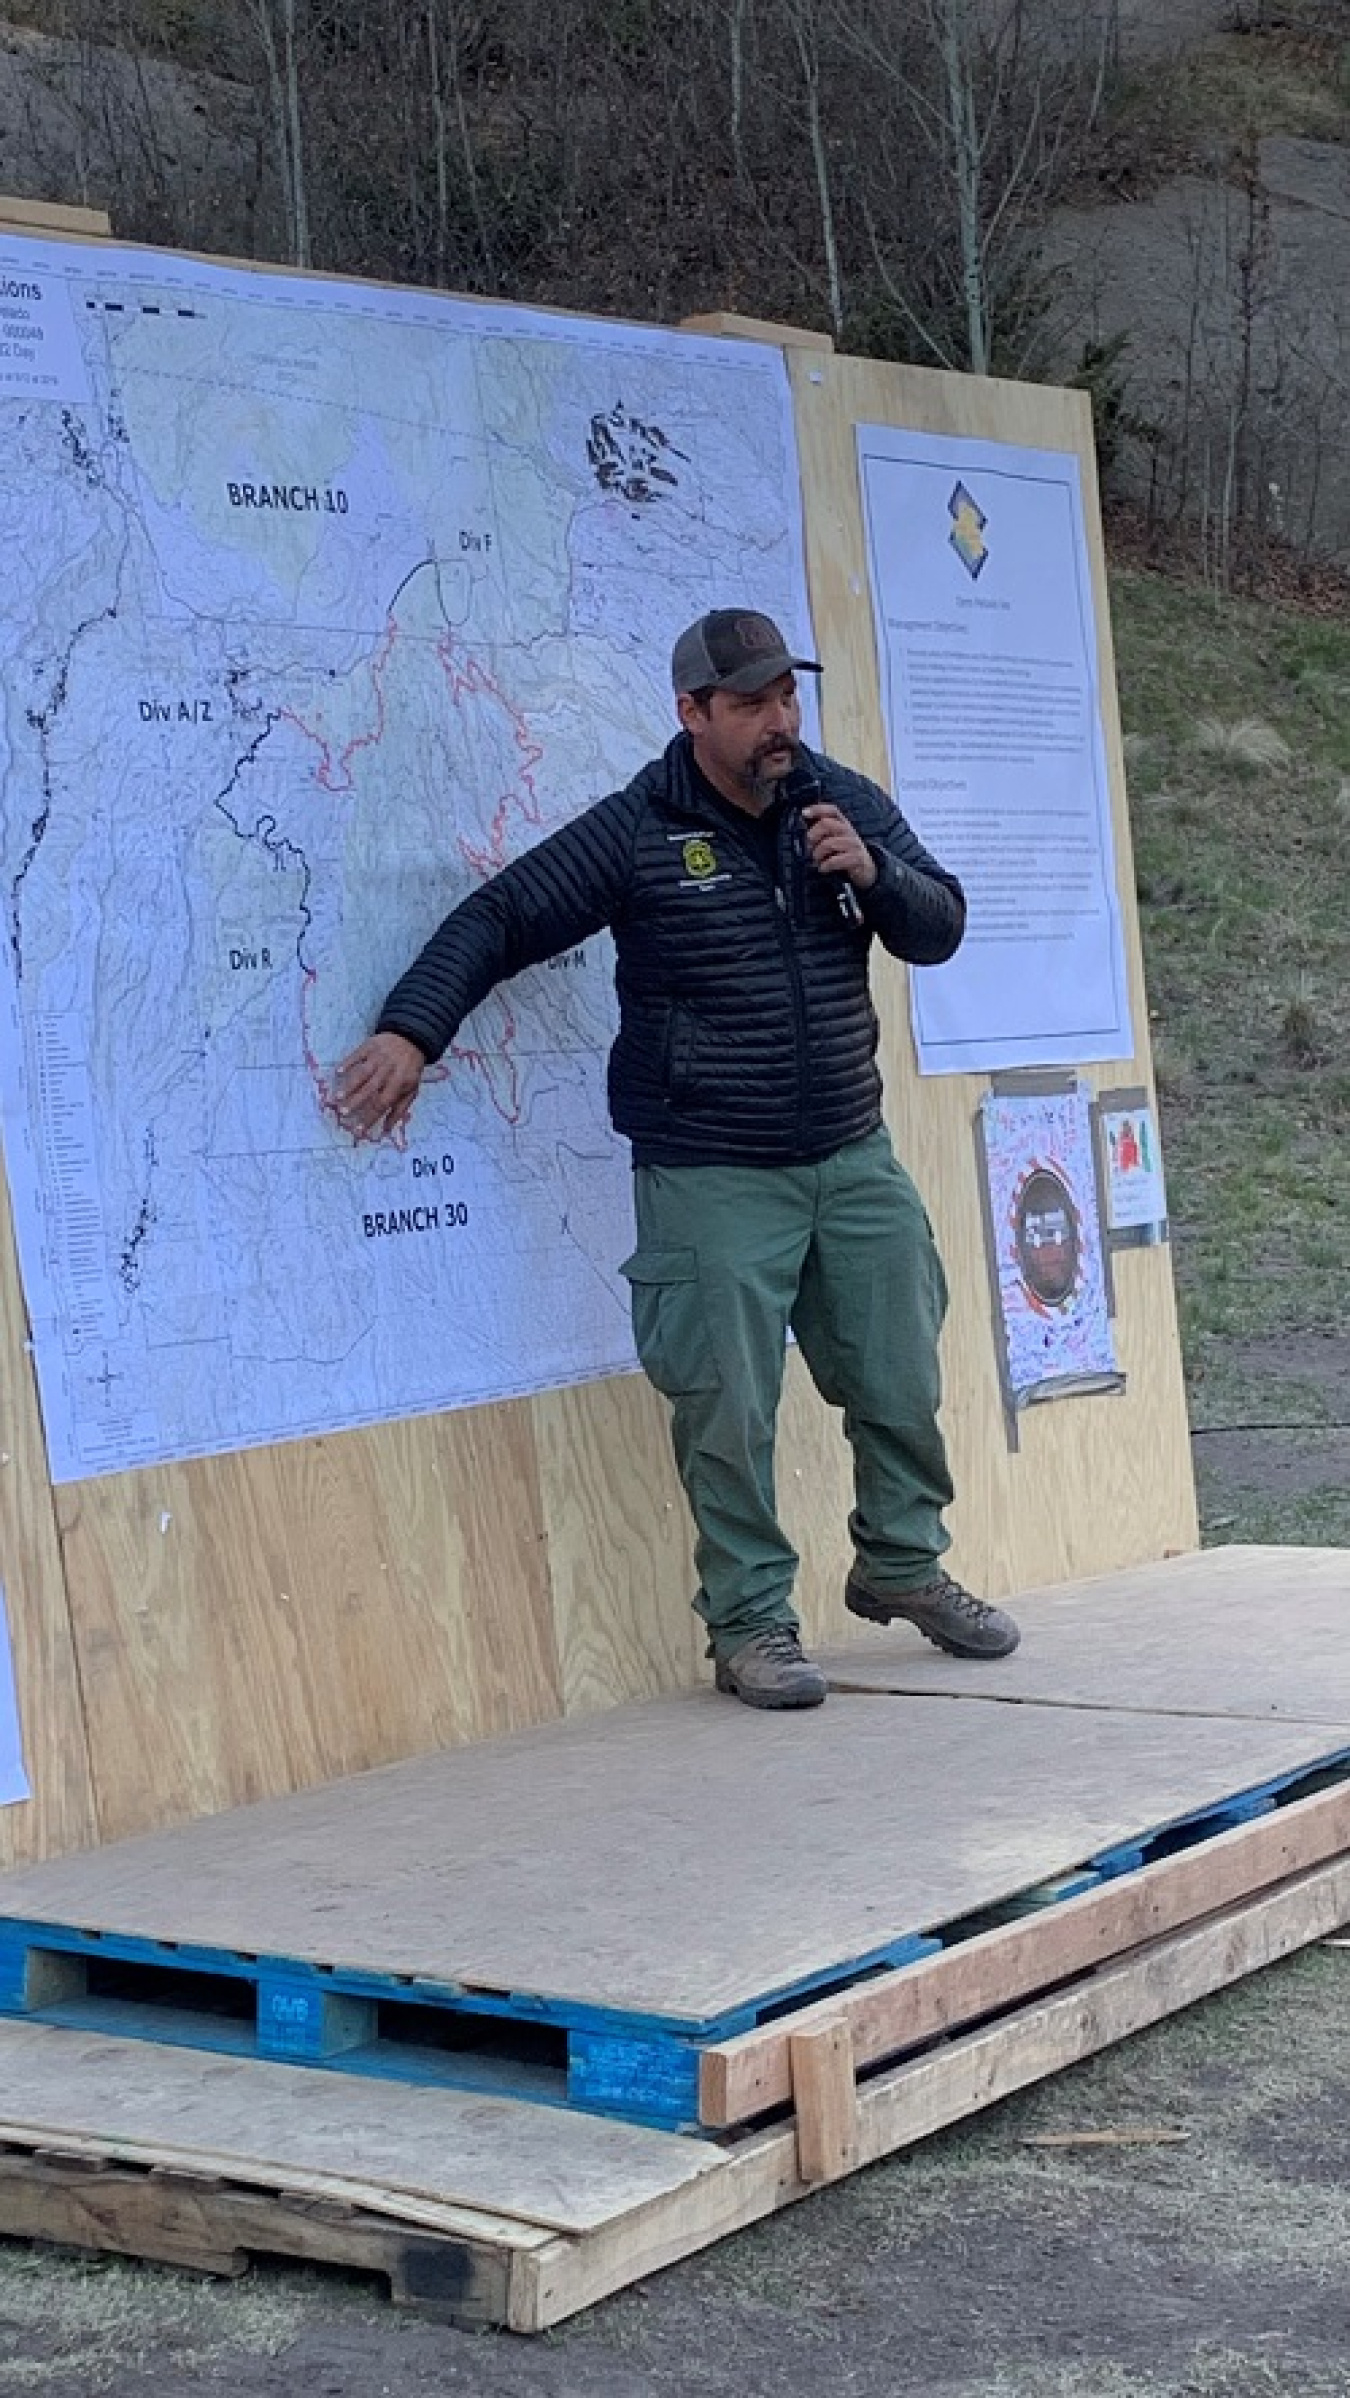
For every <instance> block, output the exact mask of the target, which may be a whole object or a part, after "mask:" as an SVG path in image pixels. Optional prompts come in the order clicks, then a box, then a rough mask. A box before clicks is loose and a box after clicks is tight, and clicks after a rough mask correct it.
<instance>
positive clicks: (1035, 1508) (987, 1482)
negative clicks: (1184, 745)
mask: <svg viewBox="0 0 1350 2398" xmlns="http://www.w3.org/2000/svg"><path fill="white" fill-rule="evenodd" d="M789 360H790V366H791V372H792V379H793V388H794V392H795V395H796V403H797V434H798V442H799V446H800V452H801V463H802V478H803V485H804V488H805V490H806V492H807V494H808V495H809V497H808V507H807V512H806V533H807V561H808V569H809V573H810V579H811V594H812V604H813V609H814V616H815V628H816V634H817V639H818V643H819V648H818V653H817V654H818V655H819V656H820V657H821V658H822V659H823V661H824V664H825V675H824V681H823V691H822V704H823V713H824V733H825V745H826V747H827V748H828V749H830V750H831V751H833V752H834V753H835V754H836V755H837V756H839V757H842V758H844V759H846V760H847V761H848V762H849V763H850V764H852V765H856V766H858V767H861V768H862V770H863V771H864V772H865V773H868V774H871V775H873V776H875V777H876V778H877V779H878V780H879V781H881V782H883V783H885V782H888V781H889V761H888V757H887V750H886V741H885V731H884V720H883V717H882V712H881V692H880V684H879V678H878V672H877V659H876V645H875V639H874V634H873V625H872V597H871V591H870V587H869V581H868V568H867V560H866V554H865V549H864V542H863V527H862V518H861V512H860V505H859V486H858V467H857V458H856V427H857V426H858V425H859V424H886V425H900V426H909V427H913V428H915V429H917V430H921V431H924V432H929V433H940V434H953V435H958V436H960V435H964V436H968V437H974V438H977V439H980V440H991V441H1004V442H1012V443H1020V444H1025V445H1026V446H1027V447H1029V448H1035V449H1052V450H1059V451H1064V452H1069V453H1072V454H1073V455H1074V456H1075V457H1076V458H1077V459H1078V461H1079V463H1080V467H1081V471H1082V477H1083V489H1084V502H1085V512H1086V519H1087V526H1088V535H1089V550H1090V554H1091V561H1092V572H1093V588H1094V598H1095V604H1096V613H1097V623H1098V629H1099V639H1100V669H1101V691H1102V705H1103V718H1104V732H1105V741H1106V756H1107V764H1108V769H1109V773H1110V779H1111V789H1112V804H1113V821H1114V829H1115V839H1116V851H1117V865H1118V875H1119V891H1120V900H1121V907H1122V913H1123V919H1124V928H1125V940H1126V954H1127V961H1128V967H1129V980H1130V995H1131V1004H1132V1009H1133V1020H1134V1026H1135V1038H1136V1042H1137V1048H1136V1053H1135V1056H1134V1057H1133V1058H1132V1059H1130V1060H1122V1061H1121V1063H1120V1064H1118V1065H1117V1064H1112V1065H1110V1066H1104V1067H1093V1068H1090V1069H1085V1072H1086V1073H1087V1075H1088V1079H1089V1080H1090V1081H1092V1082H1093V1084H1094V1085H1095V1086H1097V1087H1102V1086H1103V1085H1106V1084H1110V1083H1119V1082H1120V1081H1122V1080H1127V1081H1129V1082H1131V1083H1140V1084H1144V1085H1145V1086H1149V1085H1151V1079H1152V1073H1151V1061H1150V1057H1149V1051H1148V1036H1147V1021H1148V1017H1147V1007H1146V1003H1145V995H1144V984H1143V967H1142V957H1141V951H1140V945H1139V933H1138V920H1137V913H1136V908H1135V902H1134V879H1133V864H1132V850H1131V843H1130V828H1129V819H1128V813H1127V808H1126V800H1125V777H1124V766H1123V754H1122V749H1121V737H1120V723H1119V715H1118V710H1117V704H1116V695H1115V670H1114V659H1113V653H1112V645H1111V629H1110V612H1109V604H1108V595H1107V589H1106V574H1105V559H1104V552H1103V548H1102V543H1101V538H1100V523H1099V511H1098V500H1097V485H1096V473H1095V463H1094V451H1093V439H1092V420H1091V409H1090V406H1089V403H1088V401H1087V399H1086V398H1085V397H1084V395H1083V394H1081V393H1075V392H1068V391H1057V390H1050V389H1046V388H1043V387H1040V386H1036V385H1030V384H1014V383H999V382H995V381H992V380H985V379H981V378H977V377H974V376H966V375H940V374H933V373H930V372H927V371H925V370H923V369H921V368H917V367H902V366H892V365H887V364H883V363H880V362H872V361H863V360H858V359H849V358H834V357H828V356H822V355H820V354H818V353H808V352H805V351H801V352H791V353H789ZM873 980H874V987H875V990H876V994H877V998H878V1002H879V1008H878V1012H879V1014H880V1016H881V1022H882V1052H881V1058H882V1066H883V1070H884V1073H885V1077H886V1086H887V1092H888V1114H889V1118H890V1121H891V1124H892V1127H893V1130H894V1132H895V1135H896V1143H897V1147H898V1150H899V1153H900V1156H901V1158H902V1160H903V1162H904V1163H905V1164H906V1165H907V1166H908V1167H909V1169H910V1171H911V1172H912V1173H913V1175H914V1177H915V1179H916V1181H917V1182H918V1184H919V1187H920V1190H921V1191H922V1193H923V1196H924V1198H925V1200H926V1202H927V1204H928V1207H929V1212H930V1213H931V1215H932V1216H933V1219H934V1223H935V1226H936V1229H937V1234H938V1240H939V1244H940V1246H941V1248H942V1251H943V1256H944V1259H945V1262H946V1266H947V1273H948V1279H949V1281H950V1284H951V1287H952V1311H951V1318H950V1322H949V1327H948V1331H947V1336H946V1342H945V1349H944V1369H945V1383H946V1393H947V1396H946V1406H945V1425H946V1431H947V1437H948V1441H949V1445H950V1448H951V1452H952V1462H953V1471H954V1476H955V1482H956V1492H957V1497H956V1504H955V1507H954V1509H953V1511H952V1515H951V1519H950V1520H951V1525H952V1530H953V1532H954V1535H955V1564H956V1569H957V1571H958V1572H960V1573H961V1574H962V1575H963V1578H964V1579H966V1580H968V1581H970V1582H971V1583H972V1584H973V1585H974V1586H975V1587H976V1588H978V1589H980V1590H982V1591H984V1592H986V1593H988V1594H990V1595H997V1594H1000V1593H1005V1592H1009V1591H1014V1590H1018V1589H1022V1588H1026V1587H1028V1586H1029V1585H1035V1584H1038V1583H1042V1582H1051V1581H1059V1580H1062V1579H1065V1578H1067V1577H1069V1576H1074V1575H1081V1574H1088V1573H1093V1572H1099V1571H1103V1570H1106V1569H1107V1568H1108V1567H1117V1566H1126V1565H1132V1564H1136V1563H1141V1562H1143V1561H1145V1560H1147V1559H1149V1558H1156V1557H1160V1556H1163V1555H1164V1554H1166V1553H1167V1552H1168V1551H1169V1550H1188V1549H1193V1548H1194V1547H1195V1546H1196V1544H1197V1540H1198V1530H1197V1522H1196V1512H1195V1495H1194V1482H1193V1476H1192V1471H1191V1461H1190V1452H1189V1442H1188V1432H1187V1422H1186V1409H1185V1398H1184V1392H1183V1387H1182V1376H1181V1356H1180V1348H1179V1344H1178V1337H1177V1324H1176V1311H1175V1302H1174V1296H1173V1288H1172V1273H1171V1260H1170V1252H1169V1251H1168V1250H1167V1249H1165V1248H1158V1249H1152V1250H1137V1251H1133V1252H1128V1253H1123V1254H1122V1255H1121V1256H1120V1257H1119V1258H1118V1259H1115V1260H1113V1266H1112V1270H1113V1273H1114V1274H1115V1276H1116V1279H1117V1297H1118V1321H1117V1326H1116V1333H1117V1340H1118V1344H1119V1352H1120V1360H1121V1363H1122V1365H1123V1367H1124V1369H1125V1372H1126V1375H1127V1378H1128V1388H1127V1391H1126V1394H1125V1395H1124V1397H1123V1398H1111V1399H1104V1398H1101V1397H1094V1398H1086V1397H1080V1398H1073V1399H1061V1400H1057V1401H1056V1402H1054V1403H1053V1404H1051V1405H1048V1406H1044V1407H1040V1408H1034V1409H1030V1410H1027V1411H1025V1413H1024V1415H1023V1416H1022V1418H1021V1420H1020V1428H1019V1429H1020V1442H1021V1447H1020V1453H1018V1454H1016V1455H1011V1454H1010V1453H1009V1448H1008V1442H1007V1436H1006V1431H1005V1425H1004V1419H1003V1413H1002V1403H1001V1399H1000V1395H999V1388H998V1378H997V1369H996V1359H995V1349H994V1328H993V1320H992V1313H991V1305H990V1295H989V1270H988V1264H987V1261H986V1256H985V1241H984V1230H983V1223H982V1218H981V1208H980V1193H979V1188H978V1184H977V1179H976V1174H975V1168H974V1144H973V1136H972V1131H971V1126H972V1121H973V1118H974V1114H975V1110H976V1107H977V1105H978V1102H979V1099H980V1096H981V1093H982V1092H983V1090H984V1089H985V1088H986V1087H987V1084H986V1082H985V1080H984V1079H983V1078H981V1077H977V1076H971V1075H954V1076H947V1075H944V1076H938V1077H929V1078H923V1079H921V1078H920V1077H919V1075H918V1074H917V1072H916V1069H915V1062H914V1047H913V1040H912V1037H911V1034H910V1029H909V1021H908V1010H907V1001H906V990H905V982H904V976H903V973H902V972H901V970H900V969H899V968H897V967H894V966H890V965H889V963H888V961H885V960H879V961H878V964H877V968H876V971H875V973H874V977H873Z"/></svg>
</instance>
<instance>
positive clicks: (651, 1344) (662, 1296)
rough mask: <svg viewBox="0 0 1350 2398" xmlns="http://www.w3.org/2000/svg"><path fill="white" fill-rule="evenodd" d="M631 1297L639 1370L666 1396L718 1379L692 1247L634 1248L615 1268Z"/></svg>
mask: <svg viewBox="0 0 1350 2398" xmlns="http://www.w3.org/2000/svg"><path fill="white" fill-rule="evenodd" d="M619 1271H620V1273H621V1274H623V1275H624V1276H625V1277H626V1279H627V1281H628V1284H629V1287H630V1292H631V1296H632V1302H633V1338H634V1340H635V1341H636V1343H637V1353H638V1356H639V1357H640V1358H641V1360H642V1370H643V1372H644V1374H645V1375H646V1376H647V1379H648V1381H649V1382H653V1383H655V1385H656V1388H657V1389H658V1390H659V1391H661V1392H662V1393H663V1394H664V1396H665V1397H666V1398H667V1399H682V1398H684V1396H685V1395H686V1393H687V1392H689V1391H710V1390H716V1389H717V1388H718V1386H719V1384H720V1382H721V1379H722V1377H721V1375H720V1374H719V1372H718V1370H717V1360H716V1358H715V1357H714V1355H713V1345H712V1335H711V1333H710V1330H709V1326H708V1307H707V1298H706V1294H705V1292H704V1289H703V1285H702V1283H701V1282H700V1280H699V1274H698V1252H697V1250H695V1249H637V1250H635V1251H634V1253H633V1255H632V1256H631V1257H630V1258H629V1259H628V1260H627V1262H626V1263H625V1264H624V1265H622V1266H621V1267H620V1268H619Z"/></svg>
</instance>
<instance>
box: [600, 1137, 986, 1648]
mask: <svg viewBox="0 0 1350 2398" xmlns="http://www.w3.org/2000/svg"><path fill="white" fill-rule="evenodd" d="M635 1184H636V1203H637V1248H636V1249H635V1251H634V1253H633V1255H632V1256H631V1257H630V1258H629V1259H628V1261H627V1263H626V1264H625V1266H624V1267H623V1272H624V1273H625V1274H626V1276H627V1277H628V1281H629V1284H630V1285H631V1291H632V1302H633V1329H634V1334H635V1336H636V1341H637V1350H638V1355H639V1357H640V1358H641V1360H642V1364H643V1367H644V1369H645V1371H646V1373H647V1375H648V1377H649V1379H650V1380H651V1381H652V1382H654V1383H655V1385H656V1388H657V1389H658V1390H659V1391H662V1392H663V1393H664V1394H665V1396H666V1398H668V1399H669V1400H671V1401H672V1402H673V1406H674V1420H673V1426H672V1429H673V1433H674V1441H675V1456H676V1461H677V1463H678V1466H679V1470H680V1478H681V1480H682V1481H683V1483H684V1487H685V1490H686V1492H687V1494H688V1498H689V1505H690V1508H691V1511H692V1513H693V1517H694V1523H695V1527H696V1530H697V1535H698V1538H697V1544H696V1548H695V1558H696V1561H697V1565H698V1573H699V1582H700V1588H699V1591H698V1595H697V1597H696V1598H695V1601H694V1605H695V1607H696V1608H697V1610H698V1613H699V1614H700V1615H701V1616H702V1617H703V1619H704V1622H705V1623H706V1624H707V1626H708V1631H709V1635H710V1639H711V1643H712V1648H713V1651H714V1653H715V1654H716V1655H719V1656H728V1655H730V1654H731V1652H732V1651H733V1650H734V1649H736V1648H738V1647H739V1646H740V1644H741V1643H742V1642H743V1641H745V1640H748V1639H749V1638H751V1637H752V1635H753V1634H755V1633H756V1632H763V1631H765V1630H767V1629H768V1628H769V1627H770V1626H771V1625H774V1624H795V1623H796V1621H797V1618H796V1615H795V1613H794V1611H793V1607H792V1599H791V1593H792V1586H793V1582H794V1579H795V1576H796V1570H797V1562H798V1561H797V1553H796V1551H795V1549H794V1548H793V1546H792V1544H791V1542H790V1541H789V1540H788V1538H787V1536H786V1534H785V1533H784V1531H783V1529H782V1526H781V1525H780V1523H779V1521H778V1516H777V1510H776V1504H775V1490H774V1433H775V1428H776V1424H777V1417H778V1402H779V1397H780V1394H781V1391H782V1382H783V1365H784V1356H785V1350H786V1342H787V1331H788V1327H789V1325H790V1326H791V1327H792V1330H793V1332H794V1333H795V1334H796V1337H797V1341H798V1343H799V1345H800V1347H801V1351H802V1355H803V1356H804V1358H805V1359H806V1363H807V1365H808V1367H809V1368H810V1371H811V1375H812V1378H813V1379H814V1381H815V1383H816V1386H817V1388H818V1389H819V1391H820V1392H821V1395H822V1397H824V1398H825V1399H826V1400H827V1401H828V1402H829V1404H830V1405H831V1406H832V1407H841V1408H842V1409H843V1411H844V1431H845V1433H846V1435H847V1437H848V1440H849V1442H850V1444H851V1446H852V1450H853V1462H854V1491H855V1506H854V1509H853V1513H852V1515H851V1516H850V1518H849V1530H850V1532H851V1533H852V1535H853V1542H854V1547H855V1549H856V1552H857V1557H858V1562H859V1564H860V1566H861V1568H862V1572H863V1575H864V1578H865V1579H866V1581H867V1582H868V1583H869V1585H870V1586H871V1587H872V1588H873V1589H874V1590H878V1591H883V1592H884V1591H901V1590H913V1589H915V1588H916V1587H917V1586H918V1585H919V1584H920V1583H923V1582H926V1581H928V1580H930V1579H931V1577H932V1575H933V1572H934V1570H935V1567H936V1561H937V1559H938V1558H939V1557H940V1556H941V1555H942V1553H943V1551H944V1550H945V1549H946V1547H947V1534H946V1532H945V1530H944V1528H943V1524H942V1511H943V1509H944V1507H946V1506H947V1505H948V1504H949V1502H950V1500H951V1496H952V1486H951V1479H950V1476H949V1474H948V1471H947V1458H946V1452H945V1450H944V1447H943V1442H942V1435H941V1433H940V1431H939V1430H938V1423H937V1411H938V1402H939V1398H940V1395H941V1393H940V1383H939V1373H938V1335H939V1332H940V1331H941V1328H942V1319H943V1316H944V1314H945V1312H946V1305H947V1286H946V1280H945V1277H944V1275H943V1271H942V1264H941V1260H940V1259H939V1257H938V1253H937V1249H936V1247H935V1245H934V1241H933V1236H932V1232H931V1230H930V1228H929V1223H928V1218H927V1216H926V1215H925V1213H924V1210H923V1206H922V1203H921V1201H920V1199H919V1195H918V1192H917V1191H916V1190H915V1188H914V1185H913V1183H912V1182H911V1181H910V1179H909V1176H908V1175H907V1174H906V1173H905V1172H904V1170H903V1168H902V1167H901V1166H899V1165H898V1164H897V1163H896V1159H895V1156H894V1154H893V1152H892V1149H891V1144H890V1138H889V1135H888V1134H887V1133H886V1131H885V1130H884V1129H882V1130H879V1131H877V1132H874V1133H870V1134H869V1135H868V1136H867V1137H866V1139H864V1140H861V1141H854V1142H851V1143H850V1144H849V1146H848V1147H847V1148H844V1149H839V1150H836V1152H835V1154H834V1156H833V1157H827V1158H825V1159H823V1160H822V1161H821V1162H820V1163H819V1164H818V1165H813V1166H639V1167H638V1168H637V1169H636V1175H635Z"/></svg>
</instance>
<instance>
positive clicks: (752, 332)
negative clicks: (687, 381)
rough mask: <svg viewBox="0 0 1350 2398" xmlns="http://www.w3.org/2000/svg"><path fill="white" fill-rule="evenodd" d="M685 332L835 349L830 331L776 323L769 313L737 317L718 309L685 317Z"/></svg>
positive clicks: (682, 322) (794, 347)
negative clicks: (815, 331) (818, 331)
mask: <svg viewBox="0 0 1350 2398" xmlns="http://www.w3.org/2000/svg"><path fill="white" fill-rule="evenodd" d="M680 330H681V332H682V333H722V334H729V335H730V336H731V337H732V339H733V340H736V341H767V342H772V343H773V345H774V347H775V348H776V349H780V350H833V348H834V343H833V341H832V340H831V338H830V336H829V334H828V333H812V332H809V331H808V330H807V328H806V326H805V325H776V324H774V323H773V322H772V321H771V319H770V318H768V317H767V316H736V315H734V314H733V313H731V312H730V311H729V310H727V309H721V308H718V309H714V310H713V311H712V313H711V314H710V315H708V316H682V317H681V318H680Z"/></svg>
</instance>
